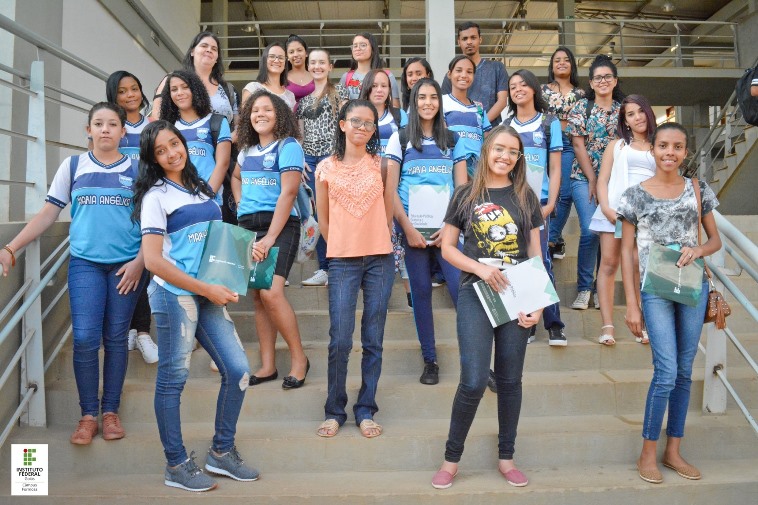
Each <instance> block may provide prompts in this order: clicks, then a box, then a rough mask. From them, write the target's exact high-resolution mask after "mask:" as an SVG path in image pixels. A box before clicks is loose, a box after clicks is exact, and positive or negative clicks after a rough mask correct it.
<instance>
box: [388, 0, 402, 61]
mask: <svg viewBox="0 0 758 505" xmlns="http://www.w3.org/2000/svg"><path fill="white" fill-rule="evenodd" d="M387 17H388V18H390V19H400V0H389V8H388V10H387ZM389 30H390V31H389V36H390V37H389V38H390V42H389V45H390V50H389V66H390V68H393V69H399V68H401V67H402V66H403V64H402V62H401V60H400V53H401V52H402V51H401V49H402V48H401V47H400V44H401V38H400V31H401V29H400V23H398V22H390V24H389ZM395 75H399V73H396V74H395Z"/></svg>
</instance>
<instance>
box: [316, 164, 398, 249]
mask: <svg viewBox="0 0 758 505" xmlns="http://www.w3.org/2000/svg"><path fill="white" fill-rule="evenodd" d="M380 163H381V158H380V157H379V156H373V155H370V154H368V153H366V155H365V156H364V157H363V158H361V160H360V161H359V162H358V163H356V164H355V165H345V164H344V163H342V162H341V161H339V160H338V159H337V158H336V157H335V156H330V157H328V158H326V159H325V160H323V161H322V162H321V163H319V164H318V167H317V169H316V177H317V178H318V180H319V181H322V182H326V185H327V188H328V194H329V240H328V241H327V243H326V256H327V257H328V258H355V257H360V256H370V255H374V254H389V253H391V252H392V241H391V239H390V230H389V227H388V226H387V213H386V212H385V207H384V183H383V182H382V171H381V166H380Z"/></svg>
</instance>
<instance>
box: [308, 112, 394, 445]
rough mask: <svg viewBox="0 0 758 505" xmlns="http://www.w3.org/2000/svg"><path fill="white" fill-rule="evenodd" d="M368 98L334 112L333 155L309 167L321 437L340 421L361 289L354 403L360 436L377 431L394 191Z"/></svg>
mask: <svg viewBox="0 0 758 505" xmlns="http://www.w3.org/2000/svg"><path fill="white" fill-rule="evenodd" d="M378 122H379V115H378V114H377V112H376V109H375V108H374V106H373V105H372V104H371V102H369V101H367V100H361V99H358V100H352V101H350V102H348V104H347V105H345V106H344V107H342V109H341V110H340V115H339V130H338V132H337V138H336V145H335V153H334V155H333V156H330V157H329V158H327V159H325V160H323V161H322V162H321V163H319V164H318V168H317V169H316V203H317V205H318V215H319V226H320V228H321V233H323V234H324V236H325V238H326V243H327V251H326V254H327V257H328V258H329V323H330V325H329V365H328V373H327V377H328V380H327V398H326V404H325V405H324V422H323V423H321V425H320V426H319V427H318V431H317V434H318V435H319V436H320V437H327V438H329V437H333V436H334V435H336V434H337V431H338V430H339V429H340V427H341V426H342V425H343V424H345V421H346V420H347V413H346V412H345V407H346V406H347V391H346V388H345V381H346V379H347V366H348V358H349V356H350V352H351V350H352V347H353V330H354V328H355V308H356V303H357V300H358V292H359V290H360V289H361V288H362V289H363V315H362V316H361V345H362V348H363V354H362V358H361V387H360V390H359V392H358V398H357V399H356V402H355V405H354V406H353V414H354V417H355V424H356V425H357V426H358V427H359V429H360V431H361V435H363V436H364V437H366V438H374V437H377V436H379V435H381V434H382V426H381V425H379V424H377V423H376V422H375V421H374V415H375V414H376V413H377V411H378V410H379V407H378V406H377V404H376V390H377V386H378V383H379V375H380V374H381V370H382V342H383V340H384V323H385V321H386V318H387V304H388V302H389V297H390V294H391V293H392V279H393V277H394V273H395V269H394V265H393V260H392V243H391V242H390V229H391V227H392V206H393V201H394V198H395V191H396V186H395V185H393V182H392V181H391V180H390V179H387V181H386V183H385V181H384V177H383V175H382V169H381V158H380V157H379V155H378V151H379V135H378V128H377V123H378Z"/></svg>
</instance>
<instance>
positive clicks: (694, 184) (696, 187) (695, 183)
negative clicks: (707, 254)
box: [690, 177, 715, 289]
mask: <svg viewBox="0 0 758 505" xmlns="http://www.w3.org/2000/svg"><path fill="white" fill-rule="evenodd" d="M690 182H691V183H692V190H693V191H694V192H695V200H696V202H697V245H701V244H702V235H701V232H700V228H702V225H703V216H701V215H700V209H701V208H702V207H703V204H702V200H701V197H700V182H699V181H698V180H697V177H692V178H691V179H690ZM703 266H704V267H705V275H706V276H708V282H710V283H711V286H713V278H712V276H711V269H710V268H708V265H707V264H706V263H705V258H703ZM714 289H715V288H714Z"/></svg>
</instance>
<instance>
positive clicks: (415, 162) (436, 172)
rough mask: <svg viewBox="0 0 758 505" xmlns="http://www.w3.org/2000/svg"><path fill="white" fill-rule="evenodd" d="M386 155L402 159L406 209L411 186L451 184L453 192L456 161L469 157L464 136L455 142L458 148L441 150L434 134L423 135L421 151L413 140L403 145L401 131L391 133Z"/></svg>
mask: <svg viewBox="0 0 758 505" xmlns="http://www.w3.org/2000/svg"><path fill="white" fill-rule="evenodd" d="M385 157H386V158H388V159H391V160H393V161H397V162H398V163H400V183H399V184H398V187H397V193H398V195H400V201H401V202H402V204H403V208H404V209H405V212H406V213H407V212H408V189H409V188H410V186H421V185H430V186H448V188H449V190H450V191H449V194H450V195H452V194H453V189H454V186H455V184H454V181H453V165H455V164H456V163H458V162H459V161H462V160H465V159H466V156H465V152H464V151H463V143H462V142H461V140H460V139H458V141H457V142H456V143H455V148H454V149H453V150H452V152H450V149H445V150H444V151H441V150H440V148H439V147H437V144H436V143H435V142H434V139H433V138H428V137H422V142H421V152H419V151H417V150H416V149H414V148H413V145H411V142H410V140H409V141H408V145H407V146H406V150H405V159H403V150H402V149H401V147H400V134H399V133H397V132H395V133H393V134H392V136H391V137H390V140H389V142H388V143H387V149H386V151H385Z"/></svg>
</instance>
